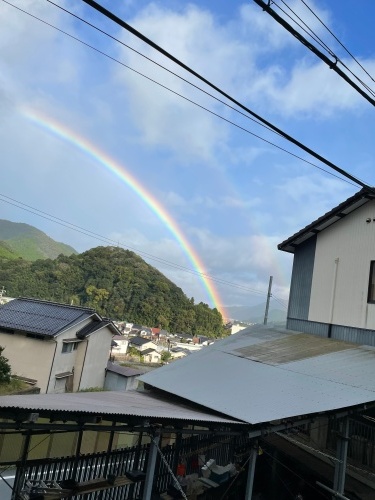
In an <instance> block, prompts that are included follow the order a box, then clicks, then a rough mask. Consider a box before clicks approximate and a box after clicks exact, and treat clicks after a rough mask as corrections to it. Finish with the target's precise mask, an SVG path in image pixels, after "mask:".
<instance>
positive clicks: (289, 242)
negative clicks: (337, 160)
mask: <svg viewBox="0 0 375 500" xmlns="http://www.w3.org/2000/svg"><path fill="white" fill-rule="evenodd" d="M371 199H374V194H373V193H371V192H370V191H368V190H367V189H365V188H363V189H361V190H360V191H358V192H357V193H356V194H354V195H353V196H351V197H350V198H348V199H347V200H345V201H343V202H342V203H340V204H339V205H337V207H334V208H332V210H330V211H329V212H327V213H325V214H324V215H322V216H321V217H319V218H318V219H316V220H315V221H313V222H311V224H308V225H307V226H306V227H304V228H303V229H301V230H300V231H298V232H297V233H295V234H293V235H292V236H290V237H289V238H287V239H286V240H285V241H283V242H282V243H280V244H279V245H278V249H279V250H283V251H284V252H290V253H294V249H295V247H296V246H297V245H299V244H300V243H303V242H304V241H306V240H308V239H309V238H311V237H313V236H316V234H317V233H320V232H321V231H323V230H324V229H326V228H327V227H329V226H331V225H332V224H334V223H335V222H337V221H339V220H340V219H342V218H343V217H345V216H346V215H348V214H349V213H351V212H353V211H354V210H356V209H357V208H359V207H361V206H362V205H364V204H365V203H367V202H368V201H370V200H371Z"/></svg>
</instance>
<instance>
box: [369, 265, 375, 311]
mask: <svg viewBox="0 0 375 500" xmlns="http://www.w3.org/2000/svg"><path fill="white" fill-rule="evenodd" d="M367 302H368V303H369V304H375V260H372V261H371V265H370V278H369V282H368V295H367Z"/></svg>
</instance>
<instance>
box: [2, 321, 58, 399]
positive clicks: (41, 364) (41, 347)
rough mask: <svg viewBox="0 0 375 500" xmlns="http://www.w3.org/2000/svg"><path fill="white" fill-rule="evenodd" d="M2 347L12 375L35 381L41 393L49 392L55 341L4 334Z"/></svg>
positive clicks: (55, 346)
mask: <svg viewBox="0 0 375 500" xmlns="http://www.w3.org/2000/svg"><path fill="white" fill-rule="evenodd" d="M0 345H1V346H3V347H4V348H5V349H4V352H3V355H4V356H5V357H6V358H8V359H9V363H10V366H11V368H12V373H13V374H14V375H18V376H20V377H26V378H31V379H35V380H36V381H37V386H38V387H40V392H41V393H45V392H47V386H48V380H49V376H50V372H51V368H52V362H53V357H54V353H55V349H56V348H57V343H56V342H55V340H39V339H33V338H29V337H26V336H25V335H18V334H13V335H12V334H8V333H2V332H1V330H0Z"/></svg>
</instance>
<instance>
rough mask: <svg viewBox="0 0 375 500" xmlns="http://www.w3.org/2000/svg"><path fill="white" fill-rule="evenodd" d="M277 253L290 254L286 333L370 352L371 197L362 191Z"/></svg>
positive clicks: (373, 294)
mask: <svg viewBox="0 0 375 500" xmlns="http://www.w3.org/2000/svg"><path fill="white" fill-rule="evenodd" d="M279 249H280V250H283V251H286V252H290V253H293V254H294V261H293V272H292V280H291V288H290V298H289V308H288V317H287V328H289V329H291V330H296V331H301V332H306V333H312V334H315V335H319V336H322V337H328V338H335V339H340V340H347V341H351V342H355V343H360V344H368V345H372V346H375V195H374V194H373V193H371V192H369V191H368V190H366V189H362V190H361V191H359V192H358V193H356V194H355V195H354V196H352V197H350V198H349V199H347V200H346V201H344V202H343V203H341V204H340V205H338V206H337V207H335V208H333V209H332V210H331V211H329V212H328V213H326V214H325V215H323V216H322V217H319V218H318V219H317V220H315V221H314V222H312V223H311V224H309V225H308V226H306V227H305V228H303V229H301V230H300V231H298V232H297V233H296V234H294V235H293V236H291V237H290V238H288V239H287V240H285V241H284V242H282V243H281V244H280V245H279Z"/></svg>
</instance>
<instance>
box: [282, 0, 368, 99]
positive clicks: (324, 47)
mask: <svg viewBox="0 0 375 500" xmlns="http://www.w3.org/2000/svg"><path fill="white" fill-rule="evenodd" d="M280 1H281V2H282V3H283V4H284V5H285V6H286V7H287V8H288V9H289V10H290V11H291V12H292V13H293V15H294V16H295V17H296V18H297V19H299V20H300V21H301V22H302V24H303V25H304V26H306V27H307V30H308V31H307V30H306V29H305V28H304V27H303V26H301V24H300V23H298V22H297V21H296V20H295V19H293V17H292V16H290V15H289V14H288V13H287V12H285V10H284V9H282V8H281V7H280V6H279V5H278V4H277V3H276V1H275V0H274V2H273V4H274V5H275V7H277V8H278V9H280V10H281V12H283V13H284V14H285V15H286V16H288V17H289V19H291V20H292V21H293V22H294V23H295V24H296V25H297V26H298V27H299V28H301V29H302V30H303V31H304V32H305V33H307V34H308V35H309V36H311V37H312V38H313V40H314V41H315V42H316V43H317V44H318V45H320V46H321V47H322V48H323V49H324V50H326V51H327V53H328V54H329V55H330V56H331V57H333V58H334V60H335V64H337V63H340V64H341V65H342V66H343V67H344V68H345V69H346V70H347V71H348V72H349V73H350V74H351V75H352V76H353V77H354V78H355V79H356V80H357V81H358V82H359V83H360V84H361V85H362V86H363V87H364V88H365V89H366V90H367V91H368V92H369V93H370V94H371V95H372V96H373V97H375V92H374V91H373V90H372V89H371V87H369V86H368V85H367V83H365V82H364V81H363V80H362V79H361V78H359V77H358V76H357V75H356V74H355V73H354V72H353V71H352V70H351V69H350V68H349V67H348V66H347V65H346V64H345V63H344V62H343V60H342V59H340V58H339V57H338V56H337V55H336V54H335V53H334V52H333V50H331V49H330V48H329V47H328V45H326V44H325V42H323V40H322V39H321V38H320V37H319V36H318V35H317V34H316V33H315V32H314V31H313V30H312V29H311V28H310V27H309V26H308V25H307V24H306V23H305V22H304V21H303V20H302V19H301V18H300V17H299V16H298V15H297V14H296V12H295V11H294V10H293V9H292V8H291V7H289V5H288V4H287V3H286V2H285V1H284V0H280ZM305 5H306V7H307V8H309V7H308V6H307V4H305ZM309 10H310V11H311V12H312V13H313V14H314V15H315V17H317V16H316V14H315V13H314V12H313V11H312V9H310V8H309ZM317 18H318V17H317ZM318 19H319V18H318ZM319 21H320V22H321V23H322V24H323V26H324V27H325V28H326V29H327V30H328V31H329V33H330V34H331V35H332V36H333V37H334V38H335V39H336V40H337V41H338V42H339V43H340V45H342V44H341V42H340V40H339V39H338V38H337V37H336V36H335V35H334V34H333V33H332V32H331V31H330V30H329V28H328V27H327V26H326V25H325V24H324V23H323V21H321V20H320V19H319ZM309 32H311V33H309ZM344 48H345V47H344ZM345 50H346V48H345ZM347 52H348V51H347ZM349 54H350V55H351V56H352V54H351V53H349ZM352 57H353V58H354V56H352ZM354 60H355V61H356V63H357V64H358V65H359V66H360V67H361V68H362V69H363V71H364V72H365V73H367V71H366V70H365V68H364V67H363V66H362V65H361V64H360V63H359V62H358V61H357V60H356V59H355V58H354ZM367 74H368V73H367ZM368 76H369V77H370V78H371V79H372V77H371V75H369V74H368Z"/></svg>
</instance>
